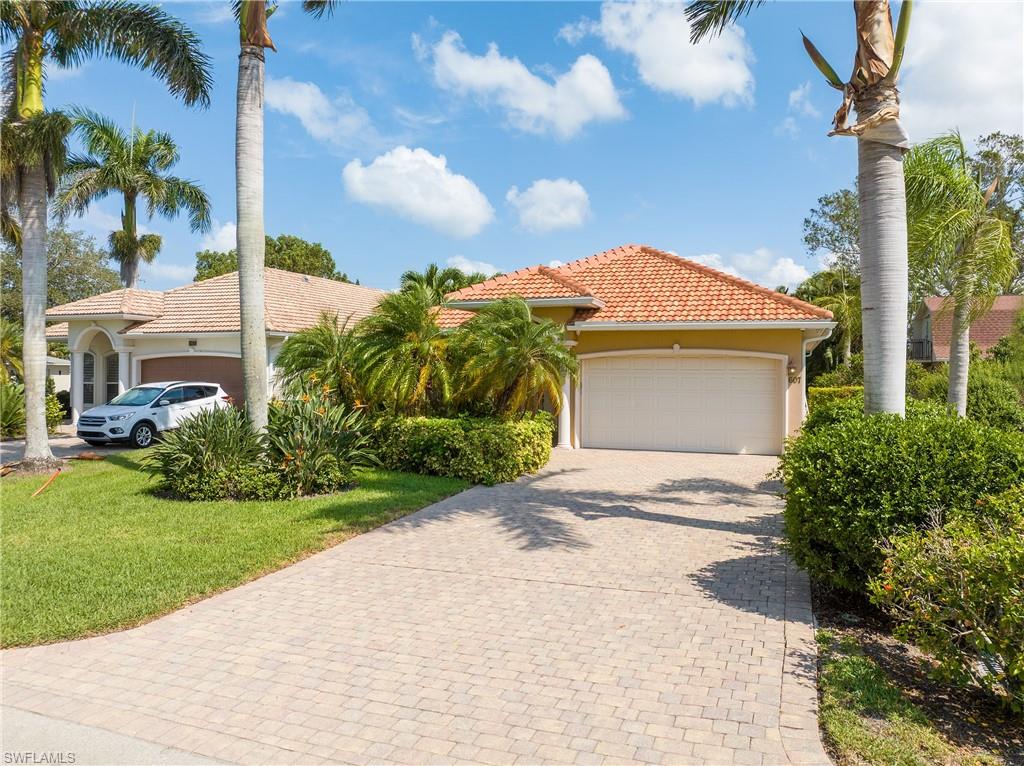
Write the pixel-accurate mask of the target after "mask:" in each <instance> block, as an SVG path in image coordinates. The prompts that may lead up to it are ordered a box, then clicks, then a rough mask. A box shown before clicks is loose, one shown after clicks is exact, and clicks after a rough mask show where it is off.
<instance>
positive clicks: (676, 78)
mask: <svg viewBox="0 0 1024 766" xmlns="http://www.w3.org/2000/svg"><path fill="white" fill-rule="evenodd" d="M585 31H593V32H594V33H595V34H597V35H599V36H600V37H601V39H602V40H604V43H605V45H607V46H608V47H609V48H612V49H614V50H619V51H623V52H624V53H628V54H629V55H631V56H632V57H633V59H634V61H635V62H636V67H637V71H638V72H639V73H640V77H641V79H642V80H643V81H644V82H645V83H647V85H649V86H650V87H652V88H654V89H655V90H660V91H664V92H666V93H671V94H672V95H674V96H678V97H679V98H684V99H690V100H691V101H693V103H694V104H696V105H697V106H701V105H702V104H710V103H715V102H718V103H721V104H723V105H724V106H736V105H738V104H752V103H753V101H754V75H753V73H752V72H751V71H750V65H751V64H752V63H753V61H754V53H753V51H752V50H751V48H750V46H749V45H748V44H747V40H746V35H745V33H744V31H743V30H742V29H741V28H740V27H738V26H736V25H730V26H728V27H726V28H725V30H723V32H722V34H721V35H718V36H715V37H711V38H708V39H705V40H703V41H702V42H700V43H698V44H696V45H694V44H692V43H690V23H689V22H688V21H687V20H686V15H685V4H684V3H680V2H636V3H623V2H605V3H604V4H603V5H602V6H601V20H600V21H599V22H593V23H592V24H590V25H588V24H587V22H586V21H585V20H584V21H580V22H577V23H576V24H575V25H567V27H563V28H562V30H561V31H560V32H559V35H560V36H561V37H562V38H563V39H565V40H568V41H570V42H571V41H573V40H578V39H580V37H581V36H582V33H583V32H585Z"/></svg>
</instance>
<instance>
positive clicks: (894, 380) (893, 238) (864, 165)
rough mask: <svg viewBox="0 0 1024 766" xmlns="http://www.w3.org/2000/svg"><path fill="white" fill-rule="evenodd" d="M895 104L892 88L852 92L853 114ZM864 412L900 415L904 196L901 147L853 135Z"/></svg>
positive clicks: (904, 340) (902, 392)
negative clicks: (856, 185)
mask: <svg viewBox="0 0 1024 766" xmlns="http://www.w3.org/2000/svg"><path fill="white" fill-rule="evenodd" d="M897 103H898V101H897V97H896V89H895V88H894V87H892V86H886V85H882V84H880V85H878V86H875V87H873V88H869V89H865V91H864V92H862V94H858V99H857V104H856V107H857V118H858V120H859V121H864V120H865V119H867V118H868V117H870V116H871V115H872V114H874V113H875V112H876V111H878V110H880V109H882V108H885V107H889V106H895V105H896V104H897ZM857 160H858V172H857V183H858V186H859V196H860V264H861V267H860V268H861V283H860V285H861V287H860V289H861V301H862V302H861V316H862V321H863V335H864V410H865V412H867V413H869V414H870V413H874V412H894V413H897V414H899V415H902V414H903V413H904V410H905V407H906V401H905V400H906V366H907V301H908V299H909V296H908V286H907V200H906V190H905V189H904V185H903V149H900V148H898V147H895V146H891V145H889V144H884V143H881V142H879V141H872V140H870V139H866V138H858V139H857Z"/></svg>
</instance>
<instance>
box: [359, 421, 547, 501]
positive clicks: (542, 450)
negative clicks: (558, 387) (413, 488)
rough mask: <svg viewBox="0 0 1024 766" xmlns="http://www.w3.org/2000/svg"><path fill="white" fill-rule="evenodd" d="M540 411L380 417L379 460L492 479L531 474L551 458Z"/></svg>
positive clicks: (394, 466) (485, 481)
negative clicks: (508, 415)
mask: <svg viewBox="0 0 1024 766" xmlns="http://www.w3.org/2000/svg"><path fill="white" fill-rule="evenodd" d="M553 434H554V421H553V420H552V418H551V416H550V415H549V414H548V413H546V412H540V413H537V414H535V415H529V416H525V417H523V418H521V419H517V420H498V419H496V418H471V417H459V418H428V417H413V418H382V419H381V420H379V421H377V424H376V425H375V427H374V437H373V438H374V441H375V442H376V444H377V450H378V455H379V457H380V460H381V462H382V463H383V464H384V465H385V466H386V467H387V468H390V469H392V470H395V471H407V472H410V473H425V474H433V475H436V476H451V477H454V478H459V479H465V480H466V481H470V482H473V483H474V484H498V483H501V482H506V481H514V480H515V479H517V478H519V477H520V476H522V475H523V474H526V473H534V472H535V471H537V470H538V469H540V468H542V467H543V466H544V465H545V464H546V463H547V462H548V460H549V459H550V457H551V439H552V436H553Z"/></svg>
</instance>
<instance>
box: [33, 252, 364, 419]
mask: <svg viewBox="0 0 1024 766" xmlns="http://www.w3.org/2000/svg"><path fill="white" fill-rule="evenodd" d="M265 274H266V277H265V281H264V282H265V303H266V322H267V345H268V355H269V362H270V365H269V367H270V369H269V370H268V373H269V374H268V381H269V384H270V385H271V386H273V362H274V359H275V358H276V356H277V352H278V351H279V350H280V348H281V344H282V343H283V342H284V340H285V338H287V337H288V336H289V335H291V334H292V333H295V332H297V331H298V330H302V329H304V328H306V327H310V326H312V325H313V324H315V323H316V321H317V319H318V318H319V316H320V314H321V313H322V312H329V313H331V314H337V315H338V316H339V317H340V318H342V319H346V318H350V319H351V320H352V321H358V320H359V319H362V318H363V317H364V316H366V315H367V314H369V313H370V312H371V311H372V310H373V308H374V307H375V306H376V305H377V302H378V301H379V300H380V299H381V297H382V296H383V295H384V291H382V290H375V289H373V288H369V287H361V286H359V285H352V284H347V283H344V282H337V281H334V280H331V279H322V278H320V277H311V276H306V275H304V274H293V273H291V272H288V271H281V270H279V269H270V268H268V269H266V272H265ZM46 317H47V320H49V321H51V322H54V321H56V322H59V324H56V325H52V326H51V327H49V328H48V330H47V338H48V339H50V340H65V341H66V342H67V344H68V347H69V348H70V349H71V406H72V411H73V418H74V419H76V420H77V418H78V415H79V414H80V413H82V412H83V411H84V410H87V409H89V408H90V407H92V406H94V405H97V404H102V403H104V402H108V401H110V400H111V399H112V398H114V397H115V396H117V394H118V393H119V392H121V391H124V390H125V389H127V388H131V387H132V386H135V385H138V384H139V383H147V382H153V381H161V380H203V381H208V382H211V383H219V384H220V385H221V386H223V388H224V390H225V391H227V392H228V393H229V394H231V396H233V397H235V399H236V400H238V401H241V400H242V393H243V392H242V365H241V360H240V357H241V353H240V351H241V349H240V341H239V325H240V323H239V317H238V273H237V272H233V273H231V274H224V275H223V276H219V277H214V278H213V279H207V280H204V281H202V282H195V283H193V284H190V285H185V286H184V287H178V288H175V289H173V290H167V291H166V292H157V291H154V290H138V289H123V290H114V291H113V292H109V293H103V294H102V295H96V296H93V297H91V298H85V299H83V300H79V301H74V302H73V303H65V304H64V305H62V306H55V307H53V308H51V309H50V310H48V311H47V312H46Z"/></svg>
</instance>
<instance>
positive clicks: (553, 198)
mask: <svg viewBox="0 0 1024 766" xmlns="http://www.w3.org/2000/svg"><path fill="white" fill-rule="evenodd" d="M505 199H506V200H507V201H508V203H509V204H510V205H512V207H513V208H515V210H516V213H517V214H518V215H519V225H520V226H522V227H523V228H524V229H526V230H527V231H532V232H535V233H538V234H539V233H543V232H546V231H554V230H555V229H573V228H576V227H578V226H582V225H583V222H584V221H586V220H587V218H589V217H590V197H589V196H588V195H587V190H586V189H584V188H583V185H582V184H581V183H580V182H579V181H570V180H569V179H568V178H555V179H549V178H541V179H539V180H537V181H534V182H533V183H532V184H531V185H530V188H528V189H527V190H526V191H523V192H521V191H519V189H518V188H516V187H515V186H513V187H512V188H511V189H509V190H508V193H507V194H506V195H505Z"/></svg>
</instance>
